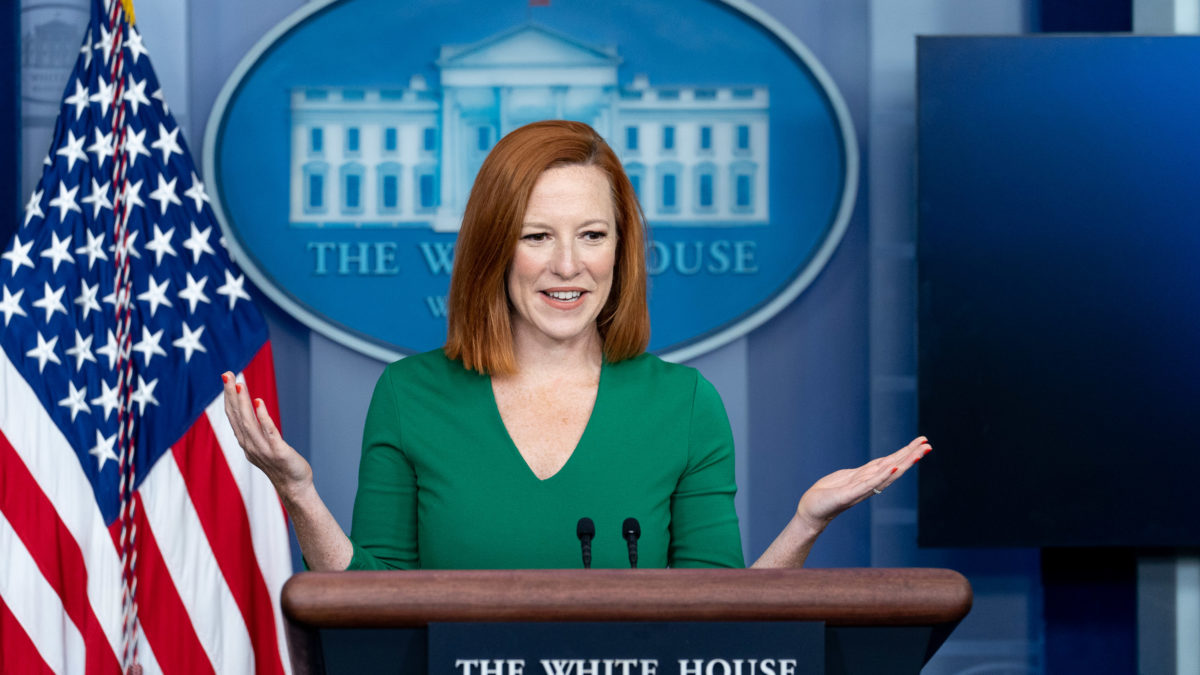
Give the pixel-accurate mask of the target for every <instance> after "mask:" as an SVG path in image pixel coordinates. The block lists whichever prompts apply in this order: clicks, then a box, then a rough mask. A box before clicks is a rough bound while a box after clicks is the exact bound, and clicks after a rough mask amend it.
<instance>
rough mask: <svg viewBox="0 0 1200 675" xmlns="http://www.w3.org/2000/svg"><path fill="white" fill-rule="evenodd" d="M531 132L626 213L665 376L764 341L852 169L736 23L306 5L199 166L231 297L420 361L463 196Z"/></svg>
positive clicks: (225, 110) (846, 154)
mask: <svg viewBox="0 0 1200 675" xmlns="http://www.w3.org/2000/svg"><path fill="white" fill-rule="evenodd" d="M535 4H536V5H539V6H533V5H535ZM541 5H546V6H541ZM548 118H566V119H575V120H580V121H583V122H587V123H589V124H591V125H592V126H593V127H594V128H595V129H596V130H597V131H599V132H600V133H601V134H602V135H603V136H604V137H605V138H606V139H607V140H608V142H609V144H610V145H611V146H612V147H613V149H614V150H615V151H616V152H617V154H618V155H619V156H620V157H621V161H622V162H623V163H624V165H625V168H626V170H627V172H628V173H629V176H630V178H631V180H632V181H633V183H634V186H635V188H636V189H637V191H638V194H639V197H640V198H641V201H642V206H643V209H644V210H645V213H646V219H647V221H648V223H649V225H650V239H651V240H650V243H649V249H648V263H649V267H650V275H651V276H650V311H651V325H652V326H653V333H652V337H651V343H650V349H651V350H652V351H654V352H657V353H659V354H661V355H663V356H664V357H666V358H668V359H673V360H686V359H689V358H691V357H694V356H697V355H699V354H702V353H704V352H706V351H709V350H711V349H714V348H716V347H718V346H721V345H723V344H725V343H726V342H729V341H730V340H733V339H735V338H737V337H739V336H741V335H743V334H745V333H746V332H748V331H750V330H751V329H753V328H755V327H757V326H758V325H760V324H762V323H763V322H764V321H766V320H767V319H769V318H770V317H772V316H773V315H774V314H775V313H777V312H778V311H779V310H780V309H782V308H783V307H784V306H786V305H787V304H788V303H789V302H791V301H792V300H793V299H795V297H796V296H797V295H798V294H799V293H800V292H801V291H803V290H804V288H805V287H807V286H808V284H809V283H811V281H812V280H813V278H815V277H816V275H817V274H818V273H819V272H820V270H821V268H822V267H823V266H824V264H825V262H826V261H827V260H828V258H829V257H830V255H832V253H833V250H834V249H835V248H836V247H837V244H838V242H839V241H840V240H841V237H842V234H843V232H844V231H845V228H846V226H847V223H848V221H849V219H850V212H851V210H852V208H853V202H854V196H855V193H856V191H857V181H858V150H857V146H856V142H855V137H854V131H853V127H852V125H851V123H850V119H849V114H848V113H847V111H846V107H845V104H844V103H843V102H842V99H841V96H840V95H839V94H838V92H837V89H836V87H834V85H833V83H832V81H831V80H830V78H829V76H828V75H827V74H826V73H825V71H824V69H823V68H822V67H821V66H820V64H819V63H817V61H816V60H815V59H814V58H813V56H812V55H811V54H810V53H809V52H808V50H807V49H806V48H805V47H804V46H803V45H802V44H801V43H800V42H799V40H797V39H796V37H795V36H793V35H792V34H791V33H790V32H788V31H787V30H786V29H785V28H784V27H783V26H781V25H779V24H778V23H777V22H776V21H775V20H773V19H772V18H770V17H769V16H767V15H766V14H764V13H763V12H762V11H761V10H759V9H757V8H755V7H753V6H751V5H749V4H746V3H744V2H741V1H740V0H724V1H721V0H696V1H695V2H679V1H678V0H670V1H669V0H606V2H603V3H575V2H571V3H568V2H562V3H553V2H551V3H548V4H547V3H531V2H528V1H527V0H510V1H508V2H496V1H495V0H410V1H408V2H403V3H398V2H395V0H332V1H330V2H324V3H321V2H314V3H310V4H308V5H306V6H305V7H304V8H303V9H301V10H299V11H297V12H296V13H295V14H293V15H292V16H290V17H289V18H287V19H286V20H285V21H284V22H282V23H281V24H279V25H278V26H276V27H275V28H274V29H272V31H271V32H270V33H268V34H267V35H266V36H264V37H263V39H262V40H261V41H260V42H259V43H258V45H257V46H256V47H255V48H254V49H253V50H252V51H251V52H250V54H248V55H247V56H246V58H245V59H243V61H242V62H241V64H240V65H239V66H238V68H237V69H236V70H235V71H234V74H233V75H232V76H231V78H230V80H229V82H228V83H227V84H226V86H225V88H224V90H223V91H222V92H221V94H220V96H219V98H218V100H217V103H216V105H215V108H214V111H213V114H212V116H211V117H210V119H209V125H208V130H207V133H206V134H205V147H204V166H205V171H206V175H207V176H208V177H209V180H210V181H211V184H212V185H213V186H214V188H215V189H214V193H215V194H214V196H213V201H214V207H215V210H216V212H217V214H218V216H219V217H220V218H221V220H222V225H223V226H224V228H225V232H226V233H228V234H229V235H230V236H229V238H228V241H229V245H230V249H231V251H232V252H233V254H234V255H235V256H236V258H237V260H238V262H239V263H240V264H241V266H242V267H243V269H245V270H246V272H247V273H248V274H250V275H251V277H252V279H253V280H254V281H255V283H256V284H258V286H259V287H260V288H261V289H262V290H263V291H264V292H265V293H267V294H268V296H270V297H271V299H272V300H274V301H275V302H276V303H278V304H279V305H280V306H281V307H283V308H284V309H285V310H286V311H288V312H289V313H291V314H292V315H294V316H296V317H297V318H298V319H299V320H300V321H302V322H303V323H305V324H306V325H308V326H309V327H310V328H312V329H313V330H316V331H318V332H320V333H322V334H324V335H326V336H328V337H330V338H332V339H334V340H336V341H338V342H340V343H342V344H345V345H347V346H349V347H351V348H353V349H356V350H359V351H361V352H363V353H365V354H368V355H370V356H373V357H375V358H379V359H382V360H392V359H395V358H398V357H400V356H403V355H404V354H409V353H413V352H419V351H425V350H427V349H432V348H434V347H437V346H439V345H440V344H441V343H442V342H443V340H444V337H445V294H446V290H447V287H448V283H449V274H450V268H451V265H452V263H453V249H454V240H455V234H456V231H457V228H458V224H459V220H460V218H461V215H462V211H463V207H464V206H465V203H466V198H467V195H468V193H469V190H470V186H471V182H472V180H473V179H474V176H475V173H476V172H477V171H478V169H479V166H480V164H481V163H482V162H483V158H484V157H485V156H486V155H487V152H488V150H490V149H491V147H492V145H494V144H495V142H496V141H497V140H498V139H499V138H500V137H501V136H503V135H504V134H505V133H507V132H508V131H510V130H512V129H515V128H516V127H518V126H521V125H523V124H526V123H528V122H532V121H535V120H540V119H548Z"/></svg>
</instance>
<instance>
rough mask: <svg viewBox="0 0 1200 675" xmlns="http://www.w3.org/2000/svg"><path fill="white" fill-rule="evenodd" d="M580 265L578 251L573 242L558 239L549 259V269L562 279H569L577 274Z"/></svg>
mask: <svg viewBox="0 0 1200 675" xmlns="http://www.w3.org/2000/svg"><path fill="white" fill-rule="evenodd" d="M581 267H582V265H581V264H580V259H579V252H578V251H576V250H575V242H574V241H571V240H559V243H558V244H557V245H556V246H555V247H554V257H553V259H552V260H551V261H550V271H551V272H554V274H555V275H557V276H559V277H561V278H563V279H570V278H572V277H574V276H576V275H577V274H579V271H580V268H581Z"/></svg>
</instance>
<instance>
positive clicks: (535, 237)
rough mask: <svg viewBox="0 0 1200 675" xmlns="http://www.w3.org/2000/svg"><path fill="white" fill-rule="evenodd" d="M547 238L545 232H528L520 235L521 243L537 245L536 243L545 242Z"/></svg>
mask: <svg viewBox="0 0 1200 675" xmlns="http://www.w3.org/2000/svg"><path fill="white" fill-rule="evenodd" d="M548 236H549V235H547V234H546V233H545V232H530V233H529V234H526V235H522V236H521V241H530V242H534V243H537V242H542V241H546V238H547V237H548Z"/></svg>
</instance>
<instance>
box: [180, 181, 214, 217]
mask: <svg viewBox="0 0 1200 675" xmlns="http://www.w3.org/2000/svg"><path fill="white" fill-rule="evenodd" d="M183 196H184V197H187V198H189V199H191V200H192V201H193V202H195V203H196V213H200V211H201V210H203V209H204V203H205V202H207V201H209V199H208V193H206V192H205V191H204V183H201V182H200V177H199V176H197V175H196V172H195V171H193V172H192V186H191V187H190V188H188V189H187V191H186V192H184V193H183Z"/></svg>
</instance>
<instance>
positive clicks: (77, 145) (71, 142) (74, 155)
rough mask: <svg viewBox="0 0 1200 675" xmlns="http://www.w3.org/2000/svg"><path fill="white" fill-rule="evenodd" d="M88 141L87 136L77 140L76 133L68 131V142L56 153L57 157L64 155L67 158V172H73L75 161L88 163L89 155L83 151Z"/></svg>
mask: <svg viewBox="0 0 1200 675" xmlns="http://www.w3.org/2000/svg"><path fill="white" fill-rule="evenodd" d="M86 140H87V135H86V134H84V135H83V136H80V137H79V138H75V132H74V131H71V130H70V129H67V142H66V144H65V145H63V147H61V148H59V149H58V151H57V152H56V153H55V154H57V155H63V156H64V157H66V158H67V171H71V170H73V169H74V168H75V160H77V159H82V160H83V161H85V162H86V161H87V153H85V152H84V151H83V143H84V141H86Z"/></svg>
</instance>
